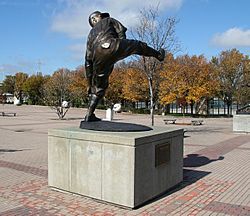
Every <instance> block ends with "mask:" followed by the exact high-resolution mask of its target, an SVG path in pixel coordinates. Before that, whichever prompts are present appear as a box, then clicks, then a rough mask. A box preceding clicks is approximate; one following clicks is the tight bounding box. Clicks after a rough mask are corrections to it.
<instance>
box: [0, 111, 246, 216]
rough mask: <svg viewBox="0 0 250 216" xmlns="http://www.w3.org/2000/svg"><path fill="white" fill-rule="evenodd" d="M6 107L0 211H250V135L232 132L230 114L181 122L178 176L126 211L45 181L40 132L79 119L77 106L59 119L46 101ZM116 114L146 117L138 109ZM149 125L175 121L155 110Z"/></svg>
mask: <svg viewBox="0 0 250 216" xmlns="http://www.w3.org/2000/svg"><path fill="white" fill-rule="evenodd" d="M6 107H7V108H6ZM6 107H4V109H5V110H6V109H8V111H15V112H17V116H16V117H2V118H1V119H0V216H13V215H17V216H19V215H20V216H26V215H42V216H43V215H48V216H49V215H51V216H52V215H53V216H54V215H55V216H59V215H67V216H68V215H107V216H108V215H143V216H146V215H159V216H161V215H162V216H163V215H174V216H176V215H177V216H178V215H180V216H182V215H184V216H185V215H189V216H192V215H199V216H203V215H204V216H206V215H232V216H234V215H250V176H249V173H250V166H249V164H250V163H249V162H250V142H249V140H250V136H249V135H247V134H233V133H232V119H220V121H217V120H214V119H205V121H204V125H202V126H190V127H188V128H185V129H187V130H188V131H187V133H186V134H185V135H187V137H186V138H185V141H184V143H185V145H184V148H185V156H184V165H185V166H184V170H183V171H184V179H183V181H182V182H181V183H180V184H179V185H178V186H176V187H175V188H173V189H172V190H170V191H168V192H166V193H165V194H163V195H161V196H160V197H157V198H155V199H153V200H151V201H149V202H148V203H146V204H145V205H143V206H142V207H140V208H137V209H134V210H131V209H126V208H122V207H119V206H114V205H111V204H109V203H103V202H100V201H98V200H94V199H91V198H88V197H83V196H80V195H77V194H70V193H67V192H62V191H57V190H54V189H52V188H49V187H48V182H47V130H48V128H59V127H69V126H76V125H78V124H79V119H80V117H81V116H82V113H83V111H84V110H82V109H71V110H70V111H69V113H68V120H66V121H59V120H56V116H55V113H53V111H51V110H50V109H49V108H47V107H39V106H21V107H14V106H6ZM98 114H100V115H105V113H103V112H102V111H99V113H98ZM117 119H119V121H123V122H134V123H139V122H140V123H142V124H147V123H148V122H150V120H149V118H148V117H147V116H145V115H128V114H118V116H117ZM181 120H182V121H190V119H188V118H185V119H181ZM155 123H156V125H157V126H163V127H173V128H176V127H177V126H174V125H167V126H166V125H165V124H164V122H163V117H162V116H156V119H155Z"/></svg>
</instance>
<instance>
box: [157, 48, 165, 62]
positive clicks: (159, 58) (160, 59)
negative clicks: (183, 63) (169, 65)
mask: <svg viewBox="0 0 250 216" xmlns="http://www.w3.org/2000/svg"><path fill="white" fill-rule="evenodd" d="M164 58H165V50H164V49H160V50H159V55H158V57H157V59H158V60H159V61H163V60H164Z"/></svg>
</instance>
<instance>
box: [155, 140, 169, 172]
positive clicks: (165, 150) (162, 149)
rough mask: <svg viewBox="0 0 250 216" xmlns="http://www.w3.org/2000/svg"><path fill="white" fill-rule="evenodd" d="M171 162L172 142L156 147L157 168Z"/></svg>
mask: <svg viewBox="0 0 250 216" xmlns="http://www.w3.org/2000/svg"><path fill="white" fill-rule="evenodd" d="M169 161H170V142H167V143H162V144H158V145H156V146H155V167H157V166H160V165H162V164H166V163H168V162H169Z"/></svg>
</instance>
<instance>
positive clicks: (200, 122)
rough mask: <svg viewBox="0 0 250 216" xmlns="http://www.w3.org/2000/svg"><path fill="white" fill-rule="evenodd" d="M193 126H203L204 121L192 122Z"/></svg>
mask: <svg viewBox="0 0 250 216" xmlns="http://www.w3.org/2000/svg"><path fill="white" fill-rule="evenodd" d="M191 124H192V125H202V124H203V120H192V121H191Z"/></svg>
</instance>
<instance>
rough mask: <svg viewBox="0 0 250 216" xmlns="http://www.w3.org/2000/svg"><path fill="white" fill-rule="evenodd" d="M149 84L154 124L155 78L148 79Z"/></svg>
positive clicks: (151, 114)
mask: <svg viewBox="0 0 250 216" xmlns="http://www.w3.org/2000/svg"><path fill="white" fill-rule="evenodd" d="M148 84H149V95H150V116H151V125H152V126H154V94H153V80H152V78H149V79H148Z"/></svg>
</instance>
